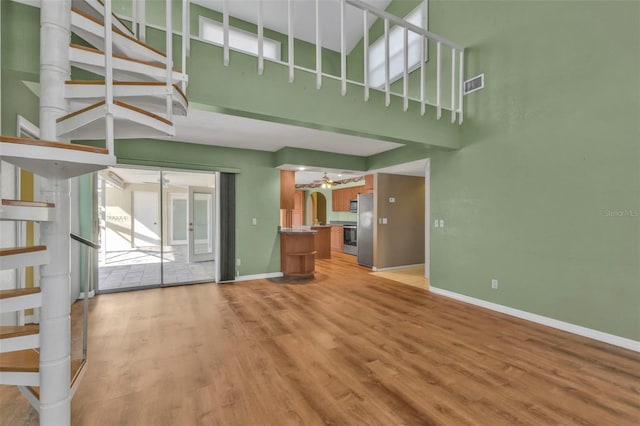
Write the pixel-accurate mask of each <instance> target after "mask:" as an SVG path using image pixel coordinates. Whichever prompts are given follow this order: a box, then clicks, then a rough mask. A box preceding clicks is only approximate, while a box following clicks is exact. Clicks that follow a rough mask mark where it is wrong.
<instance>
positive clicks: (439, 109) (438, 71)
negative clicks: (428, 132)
mask: <svg viewBox="0 0 640 426" xmlns="http://www.w3.org/2000/svg"><path fill="white" fill-rule="evenodd" d="M441 44H442V43H440V42H438V43H437V45H436V46H437V49H436V108H437V110H436V117H437V119H438V120H440V117H442V103H441V99H440V95H441V90H442V87H441V86H442V79H441V78H440V75H441V74H442V61H441V60H440V59H441V52H440V51H441Z"/></svg>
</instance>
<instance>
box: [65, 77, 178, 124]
mask: <svg viewBox="0 0 640 426" xmlns="http://www.w3.org/2000/svg"><path fill="white" fill-rule="evenodd" d="M65 92H66V94H65V97H66V98H67V99H68V100H69V101H70V102H71V109H72V110H78V109H82V108H86V107H88V106H91V105H94V104H96V103H98V102H100V101H103V100H104V98H105V87H104V81H92V80H72V81H67V82H66V85H65ZM113 97H114V99H117V100H120V101H122V102H125V103H128V104H132V105H136V106H137V107H138V108H140V109H143V110H145V111H148V112H151V113H153V114H165V113H166V111H167V106H166V97H167V86H166V84H165V83H161V82H130V81H115V82H114V83H113ZM172 101H173V114H174V115H187V109H188V107H189V102H188V101H187V97H186V96H185V95H184V93H182V91H181V90H180V88H179V87H178V86H177V85H173V95H172Z"/></svg>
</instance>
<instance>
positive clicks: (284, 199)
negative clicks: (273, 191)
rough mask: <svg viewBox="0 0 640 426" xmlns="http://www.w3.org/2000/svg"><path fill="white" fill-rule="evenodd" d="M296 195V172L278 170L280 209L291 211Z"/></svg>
mask: <svg viewBox="0 0 640 426" xmlns="http://www.w3.org/2000/svg"><path fill="white" fill-rule="evenodd" d="M295 193H296V172H294V171H293V170H280V209H281V210H293V209H294V203H295V200H294V198H295Z"/></svg>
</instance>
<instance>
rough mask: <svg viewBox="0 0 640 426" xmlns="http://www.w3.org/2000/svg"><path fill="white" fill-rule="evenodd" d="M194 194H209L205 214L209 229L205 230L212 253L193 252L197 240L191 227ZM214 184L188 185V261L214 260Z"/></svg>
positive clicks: (193, 211)
mask: <svg viewBox="0 0 640 426" xmlns="http://www.w3.org/2000/svg"><path fill="white" fill-rule="evenodd" d="M195 194H208V195H211V205H208V206H207V215H208V216H209V218H208V219H209V221H208V223H209V229H208V230H207V242H208V241H211V250H212V253H211V254H209V252H207V253H206V254H196V253H195V245H196V243H197V241H196V240H195V238H194V228H193V217H194V213H195V208H194V202H195V199H194V196H195ZM215 198H216V197H215V186H214V188H208V187H203V186H190V187H189V195H188V198H187V217H188V219H187V220H188V226H187V245H188V256H187V259H188V260H187V261H188V262H189V263H192V262H204V261H209V260H214V261H215V257H216V243H215V238H216V232H215V230H216V227H215V219H216V214H215V205H214V204H215Z"/></svg>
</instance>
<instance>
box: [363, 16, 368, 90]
mask: <svg viewBox="0 0 640 426" xmlns="http://www.w3.org/2000/svg"><path fill="white" fill-rule="evenodd" d="M362 28H363V29H364V38H363V49H364V101H365V102H367V101H369V28H368V27H367V10H366V9H363V10H362Z"/></svg>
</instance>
